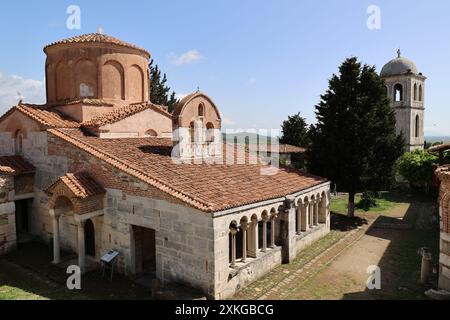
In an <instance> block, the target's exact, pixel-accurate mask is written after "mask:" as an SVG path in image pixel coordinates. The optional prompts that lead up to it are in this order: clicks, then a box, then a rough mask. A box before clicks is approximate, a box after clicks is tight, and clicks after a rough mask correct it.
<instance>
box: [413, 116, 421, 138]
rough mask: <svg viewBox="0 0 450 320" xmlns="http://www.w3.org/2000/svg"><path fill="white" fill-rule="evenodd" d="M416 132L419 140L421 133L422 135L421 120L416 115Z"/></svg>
mask: <svg viewBox="0 0 450 320" xmlns="http://www.w3.org/2000/svg"><path fill="white" fill-rule="evenodd" d="M414 130H415V137H416V138H418V137H419V133H420V118H419V115H416V122H415V126H414Z"/></svg>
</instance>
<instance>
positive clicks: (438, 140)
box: [425, 136, 450, 143]
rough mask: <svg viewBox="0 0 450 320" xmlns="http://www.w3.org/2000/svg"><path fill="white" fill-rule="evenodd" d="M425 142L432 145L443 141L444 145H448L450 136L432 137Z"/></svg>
mask: <svg viewBox="0 0 450 320" xmlns="http://www.w3.org/2000/svg"><path fill="white" fill-rule="evenodd" d="M425 141H426V142H431V143H435V142H441V141H443V142H444V143H448V142H450V136H430V137H425Z"/></svg>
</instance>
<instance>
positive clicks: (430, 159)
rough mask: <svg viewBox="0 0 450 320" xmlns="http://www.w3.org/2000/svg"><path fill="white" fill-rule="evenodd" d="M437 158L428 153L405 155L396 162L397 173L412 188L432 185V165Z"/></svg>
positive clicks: (418, 151) (419, 152)
mask: <svg viewBox="0 0 450 320" xmlns="http://www.w3.org/2000/svg"><path fill="white" fill-rule="evenodd" d="M437 162H438V157H437V156H435V155H433V154H431V153H429V152H428V151H423V150H415V151H413V152H407V153H405V154H404V155H403V156H402V157H401V158H400V159H399V161H398V171H399V173H400V175H402V177H403V178H405V179H406V180H408V182H409V183H410V185H411V186H412V187H419V188H421V187H425V189H426V190H428V188H429V186H430V185H432V183H433V164H435V163H437Z"/></svg>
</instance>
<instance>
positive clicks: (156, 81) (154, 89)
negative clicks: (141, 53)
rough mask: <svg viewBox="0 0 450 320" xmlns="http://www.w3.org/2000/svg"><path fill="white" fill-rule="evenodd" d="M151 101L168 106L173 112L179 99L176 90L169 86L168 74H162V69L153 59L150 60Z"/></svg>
mask: <svg viewBox="0 0 450 320" xmlns="http://www.w3.org/2000/svg"><path fill="white" fill-rule="evenodd" d="M149 67H150V101H151V102H152V103H154V104H158V105H162V106H167V107H168V108H169V112H173V110H174V109H175V107H176V106H177V104H178V102H179V100H178V99H177V98H176V94H175V92H174V91H172V93H170V91H171V89H170V87H169V86H167V76H166V74H165V73H164V74H163V75H161V70H160V69H159V67H158V65H157V64H154V61H153V59H152V60H151V61H150V65H149Z"/></svg>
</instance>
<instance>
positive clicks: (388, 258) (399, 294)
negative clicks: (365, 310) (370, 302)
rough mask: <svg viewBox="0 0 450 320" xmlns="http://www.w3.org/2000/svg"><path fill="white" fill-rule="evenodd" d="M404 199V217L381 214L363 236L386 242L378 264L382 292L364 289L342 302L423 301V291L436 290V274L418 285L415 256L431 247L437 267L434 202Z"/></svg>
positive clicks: (434, 264) (417, 268) (436, 232)
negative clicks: (406, 204)
mask: <svg viewBox="0 0 450 320" xmlns="http://www.w3.org/2000/svg"><path fill="white" fill-rule="evenodd" d="M394 196H395V198H394V199H396V200H400V201H402V200H401V198H399V197H398V195H394ZM389 197H391V196H389ZM405 197H407V198H403V199H409V202H410V205H409V207H408V209H407V211H406V213H405V215H404V216H403V217H387V216H383V215H380V216H379V217H378V218H377V219H376V220H375V222H374V223H373V225H372V226H371V227H370V228H369V229H368V230H367V232H366V235H369V236H372V237H375V238H380V239H384V240H388V241H389V245H388V247H387V248H386V251H385V252H384V254H383V256H382V257H381V259H380V261H379V262H378V267H379V268H380V270H381V289H380V290H377V289H373V290H369V289H368V288H366V289H365V290H364V291H361V292H352V293H346V294H344V296H343V299H346V300H347V299H348V300H367V299H386V300H387V299H426V296H425V295H424V292H425V291H426V290H427V289H429V288H431V287H434V288H435V287H436V285H437V274H436V273H433V274H431V275H430V281H429V283H428V284H425V285H423V284H420V283H419V279H420V268H421V256H420V255H419V254H418V251H419V249H420V248H422V247H428V248H430V250H431V252H432V255H433V267H436V266H437V264H438V259H439V226H438V225H436V223H435V219H434V218H433V216H434V215H436V207H435V202H434V199H432V198H427V197H423V196H421V197H418V198H413V199H411V198H410V196H408V195H405ZM391 199H392V198H391ZM394 199H393V200H394ZM367 277H369V274H368V275H367Z"/></svg>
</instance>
